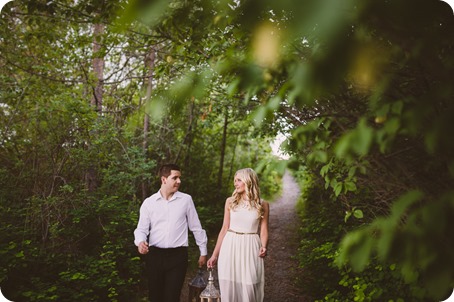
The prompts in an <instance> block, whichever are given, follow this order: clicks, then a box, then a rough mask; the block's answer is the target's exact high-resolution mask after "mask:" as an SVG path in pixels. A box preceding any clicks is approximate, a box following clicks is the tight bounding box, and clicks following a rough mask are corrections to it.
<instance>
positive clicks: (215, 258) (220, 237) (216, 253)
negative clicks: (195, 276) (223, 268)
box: [207, 198, 230, 268]
mask: <svg viewBox="0 0 454 302" xmlns="http://www.w3.org/2000/svg"><path fill="white" fill-rule="evenodd" d="M229 227H230V198H227V200H226V201H225V206H224V221H223V223H222V228H221V231H220V232H219V235H218V241H217V242H216V246H215V247H214V250H213V254H212V255H211V258H210V259H208V262H207V266H208V268H211V267H213V266H215V265H216V263H217V261H218V257H219V251H220V250H221V245H222V241H223V240H224V236H225V233H227V230H228V229H229Z"/></svg>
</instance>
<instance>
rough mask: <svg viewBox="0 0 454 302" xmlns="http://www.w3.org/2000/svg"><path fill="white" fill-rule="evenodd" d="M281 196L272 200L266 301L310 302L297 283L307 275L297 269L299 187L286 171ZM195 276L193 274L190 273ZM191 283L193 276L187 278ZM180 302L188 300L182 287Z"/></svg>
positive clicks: (186, 293)
mask: <svg viewBox="0 0 454 302" xmlns="http://www.w3.org/2000/svg"><path fill="white" fill-rule="evenodd" d="M282 182H283V185H282V194H281V196H279V197H278V198H277V199H276V200H274V201H270V224H269V231H270V236H269V244H268V256H267V257H266V258H265V299H264V302H307V301H311V300H310V298H308V297H307V296H306V295H304V293H303V292H302V290H301V289H300V288H298V286H297V284H296V282H295V281H296V280H297V279H301V278H302V277H303V276H304V275H303V272H302V270H301V269H299V268H298V260H297V259H295V258H294V256H295V255H297V253H298V245H299V237H298V230H299V227H300V225H301V220H300V219H299V217H298V215H297V213H296V209H295V205H296V202H297V200H298V198H299V195H300V188H299V186H298V184H297V183H296V181H295V179H294V178H293V176H291V175H290V173H288V172H286V173H285V174H284V176H283V178H282ZM191 274H192V275H191V276H192V277H193V276H194V273H191ZM187 281H188V282H189V281H190V276H187ZM180 301H181V302H186V301H188V288H187V286H184V287H183V291H182V295H181V300H180Z"/></svg>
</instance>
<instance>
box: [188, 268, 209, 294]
mask: <svg viewBox="0 0 454 302" xmlns="http://www.w3.org/2000/svg"><path fill="white" fill-rule="evenodd" d="M188 285H189V296H188V302H200V293H201V292H202V290H203V289H204V288H205V287H206V286H207V282H206V280H205V276H204V270H203V269H200V268H199V271H198V272H197V275H196V276H195V277H194V279H192V281H191V282H189V284H188Z"/></svg>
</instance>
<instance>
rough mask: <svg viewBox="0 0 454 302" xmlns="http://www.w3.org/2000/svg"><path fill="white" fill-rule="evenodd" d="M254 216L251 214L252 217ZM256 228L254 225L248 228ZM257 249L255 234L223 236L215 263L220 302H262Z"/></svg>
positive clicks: (262, 278)
mask: <svg viewBox="0 0 454 302" xmlns="http://www.w3.org/2000/svg"><path fill="white" fill-rule="evenodd" d="M244 214H246V213H243V215H244ZM256 215H257V214H256V212H255V211H254V216H253V217H256ZM234 216H235V215H234ZM243 218H245V217H244V216H243ZM255 219H256V218H255ZM256 224H257V222H255V221H254V223H252V226H250V227H254V226H255V225H256ZM255 230H257V228H255ZM260 247H261V242H260V237H259V235H258V234H257V233H255V234H251V233H244V234H237V233H235V232H232V231H228V232H227V233H226V234H225V236H224V239H223V241H222V245H221V249H220V253H219V260H218V279H219V289H220V292H221V301H222V302H262V301H263V298H264V285H265V270H264V263H263V258H260V257H259V256H258V255H259V251H260Z"/></svg>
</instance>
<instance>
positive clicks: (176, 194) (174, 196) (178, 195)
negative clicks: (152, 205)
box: [156, 190, 181, 201]
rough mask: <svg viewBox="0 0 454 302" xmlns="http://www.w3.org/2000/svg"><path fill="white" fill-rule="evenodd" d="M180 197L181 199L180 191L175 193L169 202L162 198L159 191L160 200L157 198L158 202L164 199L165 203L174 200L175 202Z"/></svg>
mask: <svg viewBox="0 0 454 302" xmlns="http://www.w3.org/2000/svg"><path fill="white" fill-rule="evenodd" d="M179 197H181V195H180V191H176V192H175V193H173V195H172V198H170V200H167V199H165V198H164V197H163V196H162V194H161V190H159V191H158V198H156V200H160V199H162V200H164V201H173V200H175V199H177V198H179Z"/></svg>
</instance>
